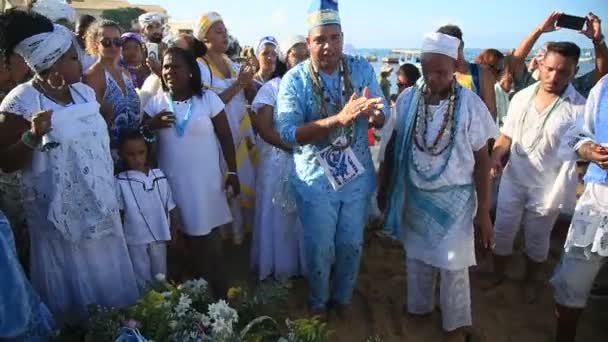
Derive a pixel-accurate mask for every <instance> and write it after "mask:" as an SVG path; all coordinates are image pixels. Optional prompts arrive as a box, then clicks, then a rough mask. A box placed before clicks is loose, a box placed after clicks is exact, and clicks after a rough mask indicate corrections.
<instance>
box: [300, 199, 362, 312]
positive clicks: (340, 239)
mask: <svg viewBox="0 0 608 342" xmlns="http://www.w3.org/2000/svg"><path fill="white" fill-rule="evenodd" d="M296 201H297V205H298V213H299V216H300V220H301V222H302V225H303V227H304V251H305V253H304V254H305V259H306V266H307V272H308V275H307V278H308V284H309V287H310V297H309V305H310V307H311V308H312V309H313V310H320V309H325V307H326V305H327V303H328V302H329V300H330V299H331V300H333V302H335V303H337V304H340V305H347V304H350V302H351V299H352V296H353V290H354V289H355V283H356V281H357V275H358V274H359V264H360V262H361V253H362V250H363V231H364V229H365V222H366V219H367V216H368V210H369V198H368V197H364V198H361V199H353V200H349V201H338V200H328V199H324V198H321V197H319V198H314V199H313V198H311V199H309V198H306V199H303V198H301V197H300V196H296ZM332 271H333V272H332ZM332 273H333V274H332Z"/></svg>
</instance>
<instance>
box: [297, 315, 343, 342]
mask: <svg viewBox="0 0 608 342" xmlns="http://www.w3.org/2000/svg"><path fill="white" fill-rule="evenodd" d="M286 325H287V328H288V329H289V334H288V335H287V341H288V342H328V341H329V340H330V337H331V336H332V335H333V331H331V330H329V328H328V327H327V323H324V322H322V321H321V320H320V319H319V317H313V318H309V319H298V320H295V321H290V320H287V321H286Z"/></svg>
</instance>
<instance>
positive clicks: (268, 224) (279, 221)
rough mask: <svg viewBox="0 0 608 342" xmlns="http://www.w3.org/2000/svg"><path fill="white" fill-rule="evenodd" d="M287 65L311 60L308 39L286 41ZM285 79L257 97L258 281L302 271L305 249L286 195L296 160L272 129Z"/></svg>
mask: <svg viewBox="0 0 608 342" xmlns="http://www.w3.org/2000/svg"><path fill="white" fill-rule="evenodd" d="M282 48H283V53H282V55H283V56H282V57H284V58H285V63H286V64H287V68H291V67H293V66H294V65H296V64H298V63H300V62H302V61H304V60H306V59H307V58H308V47H307V46H306V39H305V38H304V37H302V36H294V37H291V38H290V39H288V40H287V41H285V43H284V44H283V45H282ZM280 83H281V78H280V77H277V78H274V79H272V80H270V81H268V82H267V83H266V84H264V85H263V86H262V88H261V89H260V90H259V91H258V94H257V96H256V97H255V99H254V100H253V104H252V110H253V112H254V113H255V114H256V117H255V122H256V127H257V130H258V133H259V137H258V141H257V144H256V145H257V146H258V148H259V151H260V163H259V164H258V168H257V172H256V174H257V184H256V208H255V221H254V229H253V245H252V249H251V266H252V268H253V270H254V272H255V273H256V274H257V276H258V278H259V279H260V280H264V279H266V278H267V277H269V276H273V277H274V278H275V279H277V280H285V279H288V278H289V277H293V276H298V275H303V274H304V258H303V257H302V252H303V249H302V248H300V241H301V238H300V234H301V228H300V222H299V219H298V213H297V212H296V210H295V206H293V205H292V206H289V202H290V201H289V200H288V198H284V197H285V196H283V195H284V194H285V190H287V187H286V186H285V185H286V181H287V175H288V174H289V172H288V170H289V168H290V167H292V166H291V165H292V164H293V160H292V157H291V155H290V152H291V151H290V148H289V147H288V146H286V145H285V144H283V143H282V142H281V138H280V137H279V134H278V133H277V132H276V130H275V129H274V108H275V103H276V100H277V94H278V93H279V84H280Z"/></svg>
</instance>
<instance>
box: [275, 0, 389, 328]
mask: <svg viewBox="0 0 608 342" xmlns="http://www.w3.org/2000/svg"><path fill="white" fill-rule="evenodd" d="M307 26H308V29H309V33H308V38H307V43H308V47H309V49H310V60H308V61H306V62H304V63H301V64H299V65H298V66H296V67H294V68H293V69H291V70H290V71H289V72H288V73H287V74H286V75H285V77H284V78H283V80H282V81H281V88H280V91H279V97H278V120H277V121H278V122H277V126H278V127H277V128H278V131H279V133H280V136H281V139H282V140H283V141H284V142H285V143H286V144H288V145H290V146H293V154H294V162H295V170H294V173H293V174H292V175H291V180H290V181H291V185H292V188H293V191H294V193H295V197H296V201H297V205H298V212H299V216H300V219H301V221H302V224H303V226H304V248H305V254H306V264H307V269H308V282H309V286H310V292H311V293H310V298H309V304H310V307H311V310H312V311H313V312H314V313H315V314H319V315H321V316H322V318H325V317H326V316H325V315H326V314H327V306H328V304H330V303H331V304H334V305H336V307H337V309H338V314H339V315H341V316H342V317H348V313H349V304H350V302H351V299H352V294H353V290H354V287H355V283H356V279H357V274H358V272H359V263H360V260H361V252H362V248H363V230H364V227H365V221H366V217H367V216H368V205H369V203H370V200H369V199H370V196H371V194H372V192H373V190H374V187H375V174H374V166H373V163H372V158H371V154H370V151H369V148H368V143H367V129H368V128H369V126H370V125H371V126H373V127H378V128H379V127H382V125H383V124H384V113H383V110H384V107H385V106H384V98H383V97H382V91H381V89H380V87H379V85H378V83H377V81H376V76H375V74H374V70H373V68H372V66H371V65H370V64H369V63H368V62H367V61H366V60H365V59H363V58H361V57H353V56H348V55H344V54H343V38H344V36H343V33H342V29H341V26H340V16H339V13H338V4H337V1H336V0H315V1H313V3H312V6H311V9H310V10H309V14H308V19H307ZM332 271H333V272H332ZM330 279H331V281H330Z"/></svg>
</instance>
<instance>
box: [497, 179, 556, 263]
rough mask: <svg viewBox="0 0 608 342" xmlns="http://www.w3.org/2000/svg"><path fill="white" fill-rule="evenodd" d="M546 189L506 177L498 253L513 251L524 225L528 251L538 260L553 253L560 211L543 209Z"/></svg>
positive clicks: (502, 188)
mask: <svg viewBox="0 0 608 342" xmlns="http://www.w3.org/2000/svg"><path fill="white" fill-rule="evenodd" d="M542 195H543V192H542V191H539V190H538V189H537V188H526V187H523V186H521V185H518V184H515V183H513V182H512V181H511V180H510V179H509V178H508V177H502V179H501V182H500V188H499V191H498V203H497V205H496V222H495V224H494V236H495V241H496V248H495V249H494V253H496V254H497V255H501V256H507V255H511V254H513V243H514V241H515V237H516V236H517V233H518V232H519V229H520V228H521V227H523V229H524V238H525V253H526V255H527V256H528V257H529V258H530V259H532V261H535V262H544V261H546V260H547V257H548V255H549V243H550V240H551V231H552V230H553V226H554V225H555V221H556V220H557V217H558V216H559V210H550V211H548V212H540V210H538V208H539V207H540V206H541V201H542Z"/></svg>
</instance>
